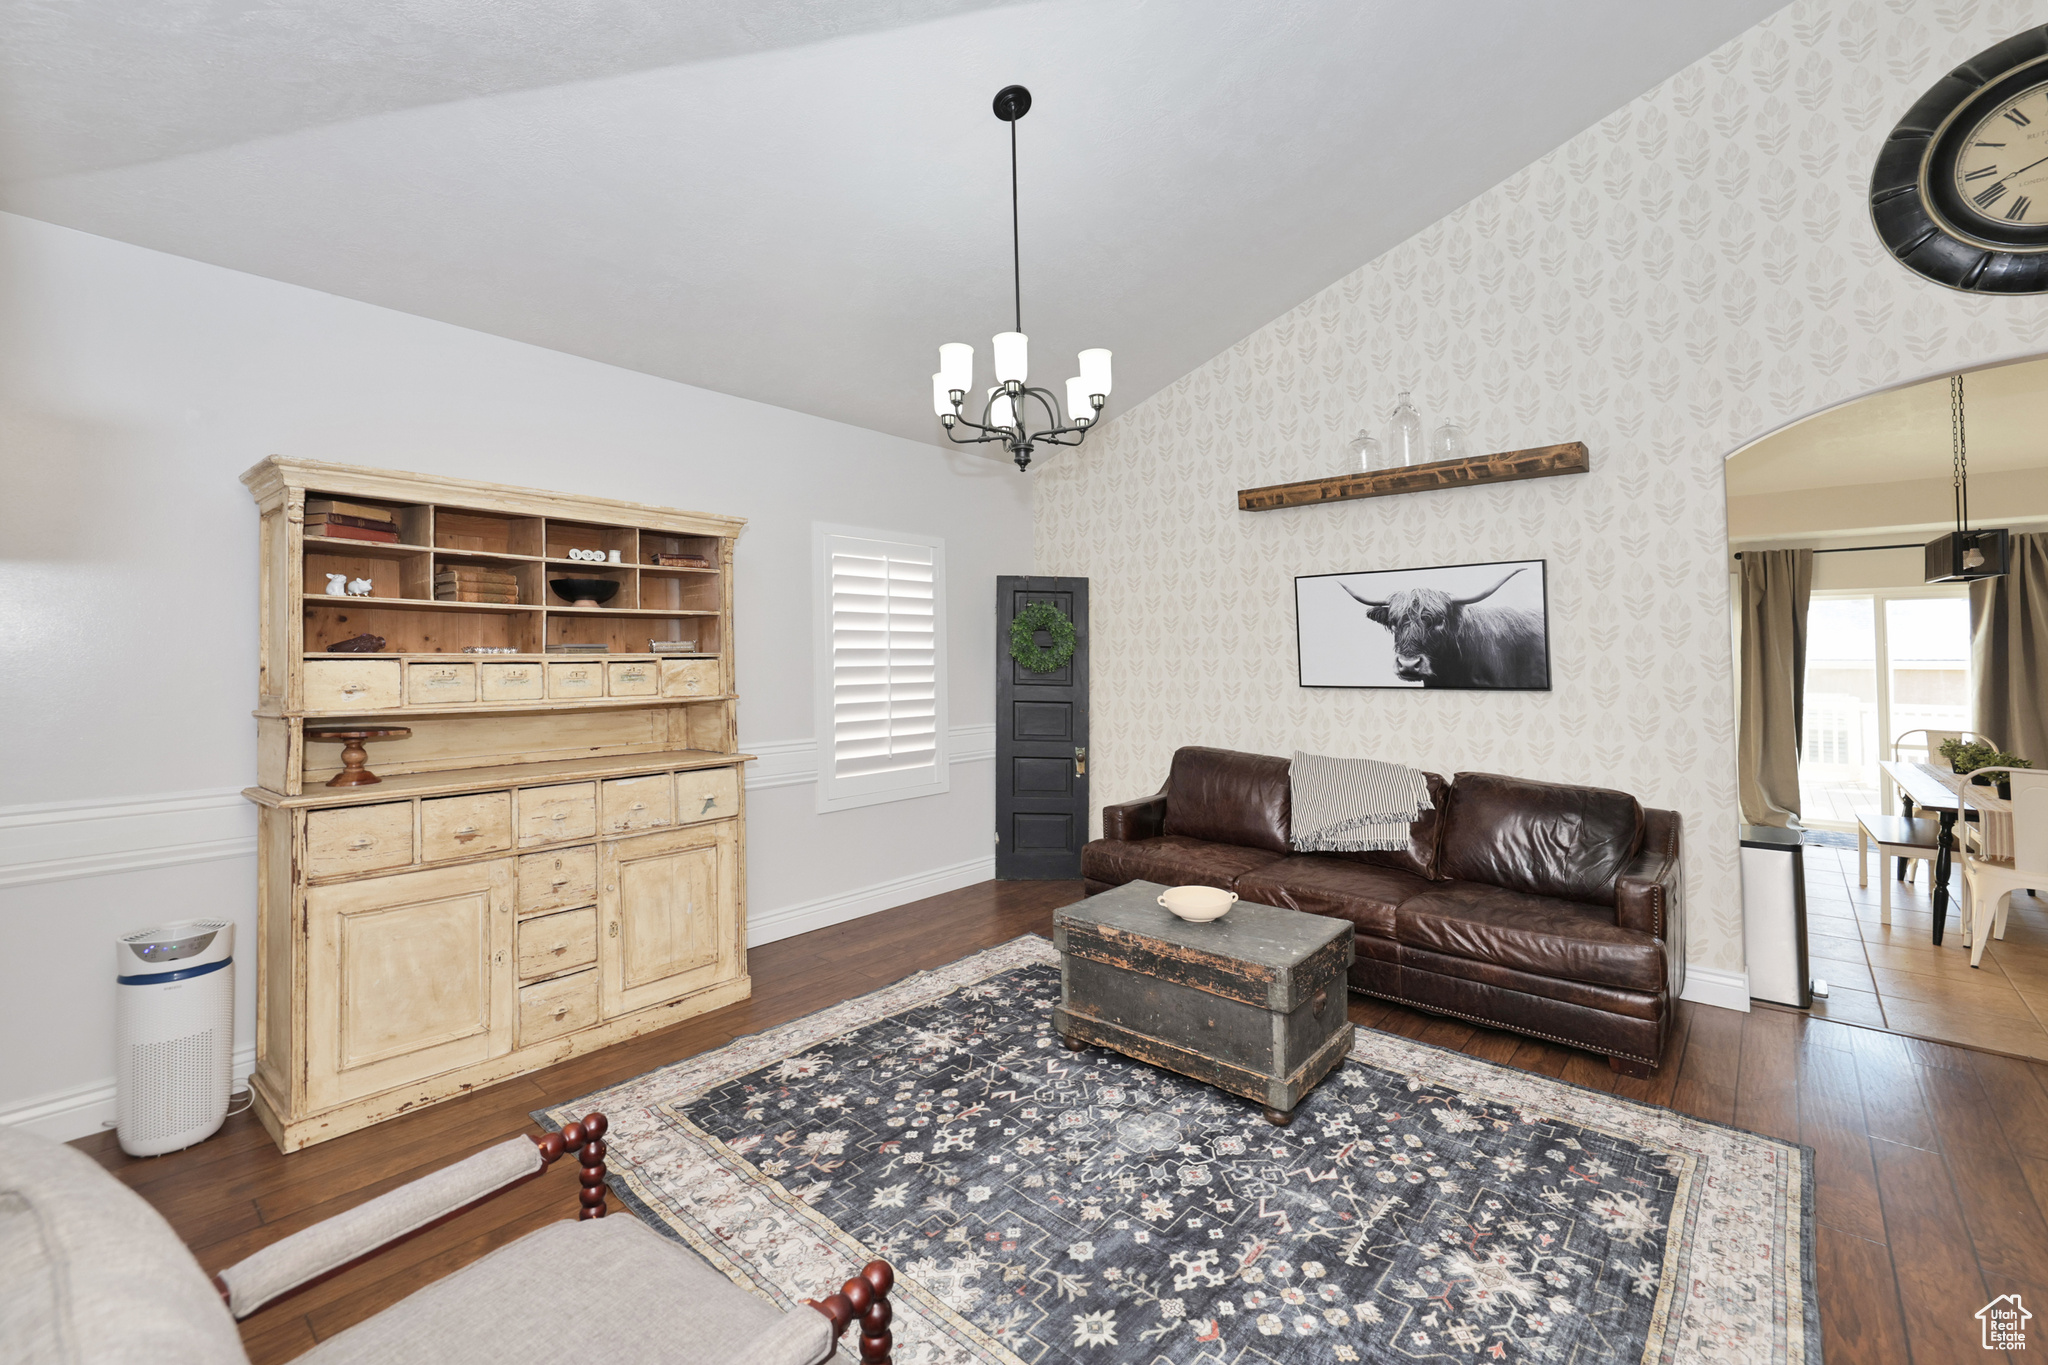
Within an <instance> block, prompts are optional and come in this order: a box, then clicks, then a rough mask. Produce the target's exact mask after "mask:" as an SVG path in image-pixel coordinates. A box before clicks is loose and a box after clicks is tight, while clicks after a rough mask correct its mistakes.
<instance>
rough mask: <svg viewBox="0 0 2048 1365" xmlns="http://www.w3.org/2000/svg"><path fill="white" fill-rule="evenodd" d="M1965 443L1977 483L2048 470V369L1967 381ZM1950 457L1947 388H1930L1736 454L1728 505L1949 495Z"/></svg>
mask: <svg viewBox="0 0 2048 1365" xmlns="http://www.w3.org/2000/svg"><path fill="white" fill-rule="evenodd" d="M1963 434H1964V442H1965V448H1966V450H1967V453H1968V456H1969V468H1970V472H1971V473H1972V474H1973V475H1975V474H1997V473H2002V472H2006V471H2011V470H2027V469H2040V468H2043V467H2044V466H2048V359H2042V360H2024V361H2021V362H2019V363H2018V364H2014V365H2002V366H1999V367H1998V368H1996V369H1990V370H1977V371H1975V372H1973V373H1970V374H1966V375H1964V376H1963ZM1952 448H1953V442H1952V440H1951V438H1950V422H1949V382H1948V380H1947V379H1946V378H1941V379H1931V380H1927V381H1925V382H1923V383H1919V384H1912V385H1909V386H1907V387H1905V388H1902V389H1892V390H1890V391H1888V392H1885V393H1877V394H1871V395H1870V396H1868V397H1866V398H1859V399H1857V400H1855V401H1854V402H1850V403H1844V404H1842V405H1841V406H1840V407H1835V408H1830V409H1828V410H1827V411H1826V412H1822V413H1816V414H1815V415H1814V416H1812V417H1809V418H1807V419H1806V420H1805V421H1803V422H1799V423H1796V424H1794V425H1792V426H1789V427H1787V428H1785V429H1784V430H1783V431H1779V432H1775V433H1773V434H1772V435H1769V436H1766V437H1764V438H1763V439H1762V440H1760V441H1756V442H1753V443H1752V444H1750V445H1747V446H1745V447H1743V448H1742V449H1741V450H1738V451H1736V452H1735V454H1733V455H1731V456H1729V457H1728V465H1727V477H1728V496H1729V497H1731V498H1740V497H1750V496H1753V495H1756V494H1759V493H1790V492H1795V491H1798V490H1800V489H1808V488H1860V487H1863V486H1866V485H1871V484H1890V483H1906V482H1910V481H1914V480H1921V479H1936V480H1939V481H1940V482H1941V483H1942V484H1943V485H1944V486H1945V485H1947V484H1948V482H1949V479H1950V469H1951V463H1952V460H1951V450H1952ZM1935 510H1936V511H1937V513H1939V512H1941V511H1943V510H1944V509H1942V508H1936V509H1935ZM1979 510H1980V511H1982V512H1983V513H1984V514H1985V515H1990V516H1996V515H1997V511H1996V509H1993V508H1982V509H1979ZM1940 519H1941V517H1940V516H1939V515H1937V516H1936V517H1935V520H1940Z"/></svg>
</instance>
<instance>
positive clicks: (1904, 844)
mask: <svg viewBox="0 0 2048 1365" xmlns="http://www.w3.org/2000/svg"><path fill="white" fill-rule="evenodd" d="M1913 735H1919V736H1921V737H1922V739H1923V741H1924V742H1923V743H1920V744H1908V743H1906V741H1907V739H1909V738H1910V737H1911V736H1913ZM1951 739H1953V740H1963V739H1974V740H1980V741H1982V742H1983V743H1986V744H1990V745H1991V746H1992V747H1993V748H1996V747H1997V744H1996V742H1995V741H1993V740H1990V739H1988V738H1986V737H1985V736H1983V735H1980V734H1978V733H1977V732H1976V731H1975V730H1930V729H1927V728H1925V727H1920V728H1916V729H1912V730H1901V731H1900V732H1899V735H1898V738H1896V739H1894V740H1893V741H1892V762H1894V763H1897V762H1900V761H1901V760H1900V758H1899V754H1900V751H1901V750H1905V749H1913V750H1918V751H1919V752H1922V753H1924V754H1926V755H1927V761H1929V762H1933V761H1934V759H1935V758H1936V757H1937V756H1938V755H1939V754H1940V753H1941V746H1942V745H1943V744H1944V743H1945V742H1947V741H1948V740H1951ZM1883 781H1884V785H1885V794H1884V805H1885V808H1886V809H1889V808H1890V807H1891V804H1892V794H1891V785H1892V780H1891V777H1890V776H1889V775H1886V776H1885V777H1884V778H1883ZM1876 819H1877V820H1879V821H1880V822H1882V821H1883V820H1884V817H1881V816H1880V817H1876ZM1899 820H1900V821H1904V822H1905V823H1903V824H1901V823H1899V822H1898V821H1892V822H1890V823H1886V824H1885V827H1884V831H1883V832H1884V833H1885V834H1888V835H1891V836H1893V837H1894V843H1893V845H1892V848H1893V851H1892V852H1889V853H1887V852H1884V851H1883V841H1882V840H1880V838H1879V837H1878V831H1877V830H1876V829H1875V828H1865V827H1863V824H1862V821H1861V820H1860V819H1859V820H1858V822H1857V823H1858V828H1857V830H1856V884H1857V885H1858V886H1863V887H1867V886H1869V885H1870V879H1869V877H1868V876H1867V875H1865V872H1864V866H1863V864H1864V861H1865V859H1866V857H1867V854H1866V849H1867V847H1868V845H1869V844H1872V843H1876V844H1879V845H1880V851H1879V853H1878V860H1879V862H1880V863H1881V862H1882V861H1883V860H1884V859H1885V858H1896V859H1897V860H1898V862H1897V865H1896V866H1897V869H1898V878H1899V880H1900V881H1902V882H1911V881H1915V880H1917V879H1918V877H1919V875H1920V869H1919V868H1918V867H1916V866H1914V864H1915V863H1916V862H1925V863H1927V864H1928V865H1929V867H1930V868H1931V867H1932V866H1933V863H1934V855H1935V852H1936V849H1935V843H1934V840H1935V839H1936V838H1937V837H1938V835H1939V832H1940V831H1939V824H1940V822H1939V821H1935V820H1922V819H1919V818H1918V817H1915V816H1910V815H1906V814H1904V813H1901V815H1900V816H1899ZM1922 826H1925V827H1926V828H1922ZM1960 837H1967V836H1966V835H1965V836H1959V838H1960ZM1922 840H1925V841H1926V842H1922ZM1883 899H1884V902H1885V904H1884V922H1885V923H1886V924H1890V923H1891V922H1892V909H1891V887H1890V886H1889V885H1887V886H1886V887H1885V888H1884V895H1883Z"/></svg>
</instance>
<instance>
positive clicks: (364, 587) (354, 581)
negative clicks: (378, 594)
mask: <svg viewBox="0 0 2048 1365" xmlns="http://www.w3.org/2000/svg"><path fill="white" fill-rule="evenodd" d="M348 595H349V596H350V597H368V596H369V595H370V580H369V579H367V578H351V579H350V580H349V582H348Z"/></svg>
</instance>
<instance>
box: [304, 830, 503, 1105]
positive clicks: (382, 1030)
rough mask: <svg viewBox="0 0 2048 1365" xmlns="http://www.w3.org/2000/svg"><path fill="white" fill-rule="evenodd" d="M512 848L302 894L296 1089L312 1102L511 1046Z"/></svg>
mask: <svg viewBox="0 0 2048 1365" xmlns="http://www.w3.org/2000/svg"><path fill="white" fill-rule="evenodd" d="M513 885H514V875H513V867H512V859H510V858H497V859H493V860H491V861H490V862H483V863H471V864H468V865H466V866H463V867H450V868H441V869H438V870H435V871H430V872H405V873H400V874H399V875H397V876H395V877H378V878H373V879H370V880H368V881H360V882H347V883H343V884H340V885H336V886H316V887H313V888H312V889H311V890H309V891H308V892H307V893H306V935H307V962H306V1045H307V1046H306V1072H307V1074H306V1100H307V1104H308V1107H309V1108H312V1109H315V1110H318V1109H325V1108H328V1107H330V1106H332V1105H336V1104H343V1103H346V1102H347V1101H349V1100H353V1099H360V1098H362V1097H363V1096H365V1095H374V1094H377V1093H378V1092H380V1091H384V1090H389V1089H391V1088H393V1087H395V1086H402V1085H408V1084H411V1083H412V1082H415V1081H420V1080H424V1079H426V1078H427V1077H429V1076H436V1075H439V1074H440V1073H442V1072H444V1071H448V1070H451V1069H453V1068H455V1067H458V1066H467V1065H469V1064H471V1063H473V1062H480V1061H484V1060H486V1059H487V1058H490V1057H495V1056H498V1055H500V1054H501V1053H504V1052H508V1051H510V1050H511V1046H512V1024H513V1009H514V996H513V979H512V973H513V964H512V961H511V957H512V920H513Z"/></svg>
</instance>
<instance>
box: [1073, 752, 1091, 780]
mask: <svg viewBox="0 0 2048 1365" xmlns="http://www.w3.org/2000/svg"><path fill="white" fill-rule="evenodd" d="M1074 776H1076V777H1086V776H1088V751H1087V750H1086V749H1075V750H1074Z"/></svg>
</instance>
